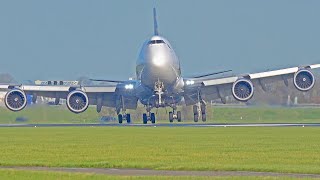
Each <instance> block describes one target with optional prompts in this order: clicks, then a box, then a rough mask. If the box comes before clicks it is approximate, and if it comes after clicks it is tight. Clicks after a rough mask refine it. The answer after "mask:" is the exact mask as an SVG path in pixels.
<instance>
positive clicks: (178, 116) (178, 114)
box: [177, 111, 182, 122]
mask: <svg viewBox="0 0 320 180" xmlns="http://www.w3.org/2000/svg"><path fill="white" fill-rule="evenodd" d="M177 119H178V122H181V120H182V118H181V111H178V112H177Z"/></svg>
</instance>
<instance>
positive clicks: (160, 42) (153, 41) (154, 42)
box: [148, 40, 165, 44]
mask: <svg viewBox="0 0 320 180" xmlns="http://www.w3.org/2000/svg"><path fill="white" fill-rule="evenodd" d="M148 44H165V42H164V41H163V40H151V41H149V43H148Z"/></svg>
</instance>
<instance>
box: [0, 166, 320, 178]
mask: <svg viewBox="0 0 320 180" xmlns="http://www.w3.org/2000/svg"><path fill="white" fill-rule="evenodd" d="M0 169H14V170H28V171H56V172H68V173H94V174H105V175H120V176H259V177H266V176H273V177H292V178H320V175H319V174H297V173H274V172H252V171H169V170H151V169H115V168H113V169H110V168H62V167H0Z"/></svg>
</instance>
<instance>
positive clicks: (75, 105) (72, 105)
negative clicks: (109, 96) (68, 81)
mask: <svg viewBox="0 0 320 180" xmlns="http://www.w3.org/2000/svg"><path fill="white" fill-rule="evenodd" d="M88 106H89V98H88V96H87V94H86V93H85V92H83V91H80V90H74V91H71V92H70V93H69V94H68V96H67V107H68V109H69V110H70V111H72V112H74V113H82V112H84V111H85V110H86V109H87V108H88Z"/></svg>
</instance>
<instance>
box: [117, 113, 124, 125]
mask: <svg viewBox="0 0 320 180" xmlns="http://www.w3.org/2000/svg"><path fill="white" fill-rule="evenodd" d="M122 120H123V116H122V114H118V121H119V124H122Z"/></svg>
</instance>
